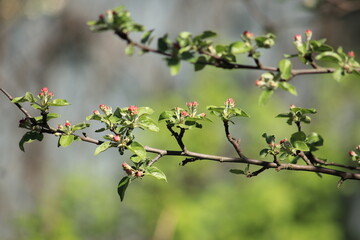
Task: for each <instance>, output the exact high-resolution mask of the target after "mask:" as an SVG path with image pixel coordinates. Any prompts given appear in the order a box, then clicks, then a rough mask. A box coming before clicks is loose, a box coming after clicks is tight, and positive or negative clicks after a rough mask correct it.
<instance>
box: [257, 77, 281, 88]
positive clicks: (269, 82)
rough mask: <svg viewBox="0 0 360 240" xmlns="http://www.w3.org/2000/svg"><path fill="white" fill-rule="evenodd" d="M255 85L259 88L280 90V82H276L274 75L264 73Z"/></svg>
mask: <svg viewBox="0 0 360 240" xmlns="http://www.w3.org/2000/svg"><path fill="white" fill-rule="evenodd" d="M255 85H256V86H257V87H259V88H265V89H268V90H273V89H276V88H278V86H279V82H278V81H275V80H274V75H273V74H272V73H264V74H262V75H261V77H260V79H258V80H256V81H255Z"/></svg>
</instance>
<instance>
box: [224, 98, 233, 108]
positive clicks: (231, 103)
mask: <svg viewBox="0 0 360 240" xmlns="http://www.w3.org/2000/svg"><path fill="white" fill-rule="evenodd" d="M225 105H229V106H231V107H233V106H235V101H234V99H232V98H228V99H227V100H226V101H225Z"/></svg>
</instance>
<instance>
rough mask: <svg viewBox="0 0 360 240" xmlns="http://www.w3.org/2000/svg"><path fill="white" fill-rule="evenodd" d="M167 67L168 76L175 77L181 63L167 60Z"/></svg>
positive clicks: (171, 59) (174, 59) (173, 59)
mask: <svg viewBox="0 0 360 240" xmlns="http://www.w3.org/2000/svg"><path fill="white" fill-rule="evenodd" d="M166 60H167V65H168V67H169V68H170V74H171V75H172V76H175V75H177V74H178V73H179V71H180V67H181V62H180V59H178V58H167V59H166Z"/></svg>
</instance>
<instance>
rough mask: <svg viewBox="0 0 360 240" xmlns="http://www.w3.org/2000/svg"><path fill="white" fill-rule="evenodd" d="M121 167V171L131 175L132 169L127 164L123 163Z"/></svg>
mask: <svg viewBox="0 0 360 240" xmlns="http://www.w3.org/2000/svg"><path fill="white" fill-rule="evenodd" d="M121 166H122V167H123V169H124V171H125V172H126V174H127V175H133V169H132V167H131V166H130V165H129V164H127V163H126V162H124V163H123V164H121Z"/></svg>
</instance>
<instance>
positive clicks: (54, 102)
mask: <svg viewBox="0 0 360 240" xmlns="http://www.w3.org/2000/svg"><path fill="white" fill-rule="evenodd" d="M48 104H49V106H68V105H70V103H69V102H68V101H66V100H65V99H53V100H51V101H49V103H48Z"/></svg>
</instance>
